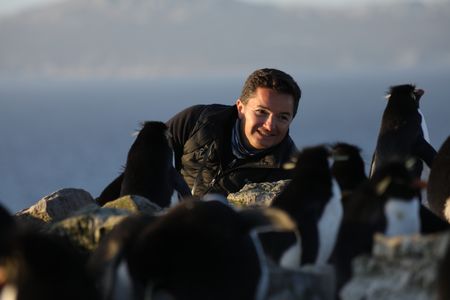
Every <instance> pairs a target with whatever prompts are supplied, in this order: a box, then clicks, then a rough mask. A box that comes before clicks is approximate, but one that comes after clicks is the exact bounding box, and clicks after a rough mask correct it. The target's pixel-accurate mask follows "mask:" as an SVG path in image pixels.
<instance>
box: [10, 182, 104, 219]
mask: <svg viewBox="0 0 450 300" xmlns="http://www.w3.org/2000/svg"><path fill="white" fill-rule="evenodd" d="M88 205H96V203H95V201H94V198H93V197H92V196H91V194H89V193H88V192H87V191H85V190H83V189H75V188H65V189H61V190H58V191H56V192H54V193H51V194H50V195H48V196H45V197H43V198H42V199H40V200H39V201H38V202H37V203H36V204H34V205H32V206H30V207H29V208H27V209H24V210H22V211H20V212H18V213H16V215H15V217H16V219H17V220H18V221H19V222H26V223H28V224H32V225H45V224H48V223H52V222H57V221H60V220H62V219H65V218H67V217H68V216H70V215H71V214H72V213H73V212H75V211H77V210H79V209H80V208H83V207H86V206H88Z"/></svg>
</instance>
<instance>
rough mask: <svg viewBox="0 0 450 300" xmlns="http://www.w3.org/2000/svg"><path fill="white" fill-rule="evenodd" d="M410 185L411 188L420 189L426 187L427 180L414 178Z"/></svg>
mask: <svg viewBox="0 0 450 300" xmlns="http://www.w3.org/2000/svg"><path fill="white" fill-rule="evenodd" d="M411 186H412V187H413V188H416V189H419V190H422V189H426V188H427V186H428V182H426V181H425V180H421V179H416V180H414V181H413V182H412V183H411Z"/></svg>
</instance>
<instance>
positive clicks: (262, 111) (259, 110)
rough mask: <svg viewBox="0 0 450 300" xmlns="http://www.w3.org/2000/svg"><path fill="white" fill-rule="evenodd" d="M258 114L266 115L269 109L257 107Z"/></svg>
mask: <svg viewBox="0 0 450 300" xmlns="http://www.w3.org/2000/svg"><path fill="white" fill-rule="evenodd" d="M255 112H256V114H257V115H266V114H267V111H265V110H264V109H257V110H255Z"/></svg>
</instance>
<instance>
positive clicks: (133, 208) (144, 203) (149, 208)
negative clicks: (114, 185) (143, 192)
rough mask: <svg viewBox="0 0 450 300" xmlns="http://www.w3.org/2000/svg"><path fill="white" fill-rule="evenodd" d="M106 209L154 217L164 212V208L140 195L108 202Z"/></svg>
mask: <svg viewBox="0 0 450 300" xmlns="http://www.w3.org/2000/svg"><path fill="white" fill-rule="evenodd" d="M103 207H104V208H116V209H123V210H126V211H129V212H130V213H143V214H148V215H154V214H156V213H159V212H161V211H162V208H161V207H159V206H158V205H156V204H154V203H153V202H151V201H150V200H148V199H147V198H145V197H142V196H138V195H127V196H123V197H120V198H118V199H116V200H114V201H110V202H107V203H106V204H105V205H103Z"/></svg>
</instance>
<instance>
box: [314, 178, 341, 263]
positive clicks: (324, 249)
mask: <svg viewBox="0 0 450 300" xmlns="http://www.w3.org/2000/svg"><path fill="white" fill-rule="evenodd" d="M343 214H344V209H343V207H342V202H341V191H340V189H339V186H338V184H337V182H336V180H334V179H333V196H332V197H331V199H330V201H328V203H327V205H326V206H325V209H324V210H323V212H322V217H321V218H320V221H319V223H318V229H319V230H318V231H319V253H318V254H317V259H316V264H326V263H327V261H328V258H329V257H330V255H331V252H332V251H333V249H334V245H335V244H336V239H337V234H338V230H339V226H340V224H341V221H342V216H343Z"/></svg>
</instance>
